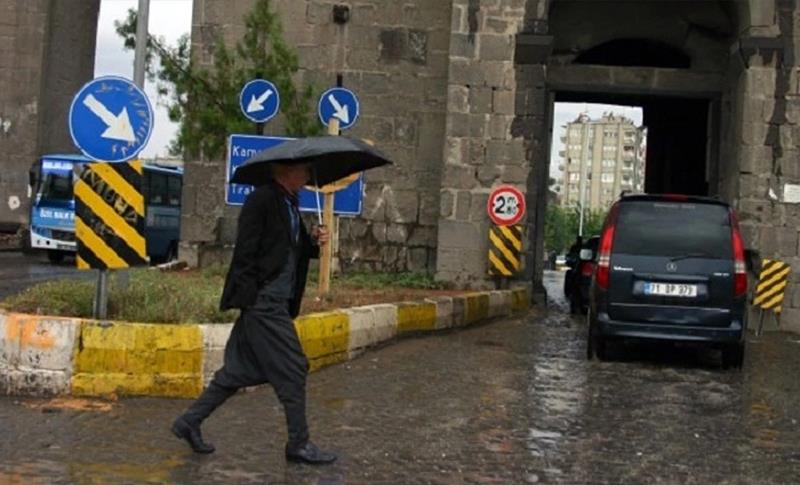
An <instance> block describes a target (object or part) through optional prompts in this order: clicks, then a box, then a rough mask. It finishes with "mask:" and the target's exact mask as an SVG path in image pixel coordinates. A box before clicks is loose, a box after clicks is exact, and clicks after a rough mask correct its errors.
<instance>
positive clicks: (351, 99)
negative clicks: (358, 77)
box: [317, 88, 359, 130]
mask: <svg viewBox="0 0 800 485" xmlns="http://www.w3.org/2000/svg"><path fill="white" fill-rule="evenodd" d="M317 108H318V109H317V111H318V112H319V119H320V121H322V124H323V125H325V126H328V121H329V120H330V119H331V118H334V117H335V118H338V119H339V128H340V129H342V130H346V129H348V128H351V127H352V126H353V125H354V124H356V120H357V119H358V114H359V106H358V98H357V97H356V94H355V93H354V92H352V91H350V90H349V89H345V88H331V89H329V90H327V91H325V92H324V93H322V96H320V97H319V105H318V107H317Z"/></svg>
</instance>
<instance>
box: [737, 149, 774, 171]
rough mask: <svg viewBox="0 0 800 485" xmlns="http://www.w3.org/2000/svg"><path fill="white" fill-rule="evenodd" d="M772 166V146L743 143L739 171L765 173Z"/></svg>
mask: <svg viewBox="0 0 800 485" xmlns="http://www.w3.org/2000/svg"><path fill="white" fill-rule="evenodd" d="M771 166H772V147H769V146H764V145H741V146H740V147H739V171H741V172H745V173H753V174H758V173H763V172H764V171H766V170H769V169H770V168H771Z"/></svg>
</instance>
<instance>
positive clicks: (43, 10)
mask: <svg viewBox="0 0 800 485" xmlns="http://www.w3.org/2000/svg"><path fill="white" fill-rule="evenodd" d="M99 9H100V0H87V1H83V0H65V1H59V2H49V1H44V0H31V1H27V2H19V1H13V0H0V39H2V43H0V167H2V171H0V230H13V229H14V228H15V227H16V226H18V225H27V222H28V209H29V194H28V188H27V186H28V169H29V168H30V166H31V164H32V163H33V162H34V161H35V160H36V158H37V157H38V156H39V155H41V154H44V153H53V152H70V153H74V152H75V147H74V145H73V143H72V140H71V138H70V135H69V127H68V124H67V113H68V112H69V106H70V103H71V102H72V98H73V96H74V95H75V93H77V91H78V89H80V87H81V86H82V85H83V84H84V83H86V82H87V81H89V80H90V79H92V77H93V76H94V51H95V40H96V36H97V16H98V13H99Z"/></svg>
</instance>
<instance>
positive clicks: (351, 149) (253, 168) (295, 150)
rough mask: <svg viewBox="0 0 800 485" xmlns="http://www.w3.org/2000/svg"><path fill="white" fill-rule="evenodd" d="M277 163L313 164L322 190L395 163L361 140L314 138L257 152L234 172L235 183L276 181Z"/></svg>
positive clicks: (313, 172)
mask: <svg viewBox="0 0 800 485" xmlns="http://www.w3.org/2000/svg"><path fill="white" fill-rule="evenodd" d="M273 163H286V164H292V163H310V164H311V174H312V179H311V182H310V183H312V184H314V185H316V186H317V187H322V186H323V185H327V184H329V183H331V182H335V181H337V180H339V179H342V178H345V177H347V176H348V175H352V174H354V173H357V172H361V171H364V170H367V169H370V168H375V167H380V166H382V165H388V164H390V163H392V162H391V160H389V159H388V158H386V156H385V155H384V154H383V153H381V152H380V151H378V150H377V149H375V148H373V147H372V146H370V145H368V144H366V143H364V142H363V141H361V140H356V139H353V138H347V137H344V136H312V137H308V138H297V139H294V140H287V141H285V142H283V143H281V144H280V145H276V146H274V147H271V148H268V149H266V150H263V151H260V152H258V153H256V154H255V155H253V156H252V157H251V158H249V159H248V160H247V161H245V162H244V163H243V164H242V165H240V166H239V167H238V168H237V169H236V171H235V172H233V177H231V182H233V183H237V184H250V185H263V184H265V183H267V182H268V181H269V180H271V179H272V170H271V169H270V164H273Z"/></svg>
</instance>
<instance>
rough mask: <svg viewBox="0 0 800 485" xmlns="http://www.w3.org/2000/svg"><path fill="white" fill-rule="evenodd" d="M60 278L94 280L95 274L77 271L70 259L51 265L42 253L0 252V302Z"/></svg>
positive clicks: (73, 259)
mask: <svg viewBox="0 0 800 485" xmlns="http://www.w3.org/2000/svg"><path fill="white" fill-rule="evenodd" d="M61 278H96V272H94V271H78V270H77V269H76V268H75V258H72V257H67V258H65V259H64V261H63V262H61V263H58V264H53V263H51V262H49V261H48V260H47V255H46V253H44V252H37V253H33V254H24V253H22V252H20V251H0V300H2V299H3V298H6V297H7V296H10V295H13V294H15V293H19V292H20V291H22V290H24V289H25V288H27V287H29V286H32V285H34V284H36V283H41V282H43V281H50V280H54V279H61Z"/></svg>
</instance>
